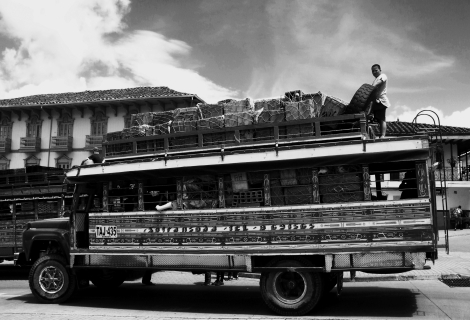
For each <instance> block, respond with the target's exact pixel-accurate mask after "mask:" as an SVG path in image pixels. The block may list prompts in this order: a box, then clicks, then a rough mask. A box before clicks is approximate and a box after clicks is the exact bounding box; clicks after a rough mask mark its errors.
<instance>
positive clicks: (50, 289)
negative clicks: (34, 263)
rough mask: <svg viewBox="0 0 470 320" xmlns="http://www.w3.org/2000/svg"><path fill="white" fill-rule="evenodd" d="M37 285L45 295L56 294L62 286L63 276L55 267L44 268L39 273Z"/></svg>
mask: <svg viewBox="0 0 470 320" xmlns="http://www.w3.org/2000/svg"><path fill="white" fill-rule="evenodd" d="M39 285H40V286H41V289H42V290H43V291H44V292H46V293H49V294H54V293H57V292H59V291H60V290H61V289H62V287H63V286H64V274H63V273H62V271H61V270H60V269H58V268H56V267H53V266H48V267H45V268H44V269H42V270H41V272H40V273H39Z"/></svg>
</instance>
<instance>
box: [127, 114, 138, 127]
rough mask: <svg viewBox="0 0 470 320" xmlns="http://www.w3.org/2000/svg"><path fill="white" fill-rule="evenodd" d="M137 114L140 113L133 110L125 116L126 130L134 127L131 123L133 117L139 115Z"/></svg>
mask: <svg viewBox="0 0 470 320" xmlns="http://www.w3.org/2000/svg"><path fill="white" fill-rule="evenodd" d="M137 113H139V111H137V110H132V111H130V112H129V113H128V114H126V115H125V116H124V128H130V127H132V123H131V119H132V115H133V114H137Z"/></svg>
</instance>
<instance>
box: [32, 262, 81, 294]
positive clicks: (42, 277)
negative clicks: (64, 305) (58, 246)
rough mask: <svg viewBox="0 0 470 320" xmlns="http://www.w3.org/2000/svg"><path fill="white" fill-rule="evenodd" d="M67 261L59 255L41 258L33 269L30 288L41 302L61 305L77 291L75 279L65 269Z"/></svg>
mask: <svg viewBox="0 0 470 320" xmlns="http://www.w3.org/2000/svg"><path fill="white" fill-rule="evenodd" d="M65 264H66V263H65V259H64V258H63V257H62V256H59V255H53V254H51V255H46V256H43V257H41V258H39V259H38V260H37V261H36V262H35V263H34V265H33V266H32V267H31V271H30V273H29V287H30V288H31V292H32V293H33V295H34V296H35V297H36V299H38V300H39V301H41V302H44V303H61V302H64V301H66V300H67V299H68V298H70V296H71V295H72V294H73V292H74V291H75V286H76V283H75V278H74V277H73V275H72V274H71V272H70V270H69V269H67V268H66V267H65Z"/></svg>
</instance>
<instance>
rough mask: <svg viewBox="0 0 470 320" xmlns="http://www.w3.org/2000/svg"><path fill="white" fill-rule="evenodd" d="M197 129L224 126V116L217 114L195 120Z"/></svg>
mask: <svg viewBox="0 0 470 320" xmlns="http://www.w3.org/2000/svg"><path fill="white" fill-rule="evenodd" d="M197 127H198V128H199V130H209V129H220V128H223V127H224V116H223V115H222V116H217V117H211V118H205V119H199V120H198V121H197Z"/></svg>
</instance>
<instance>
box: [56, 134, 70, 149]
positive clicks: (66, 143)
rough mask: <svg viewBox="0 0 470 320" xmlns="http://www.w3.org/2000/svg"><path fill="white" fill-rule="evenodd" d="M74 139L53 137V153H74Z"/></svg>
mask: <svg viewBox="0 0 470 320" xmlns="http://www.w3.org/2000/svg"><path fill="white" fill-rule="evenodd" d="M72 143H73V137H71V136H68V137H52V143H51V151H72Z"/></svg>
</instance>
